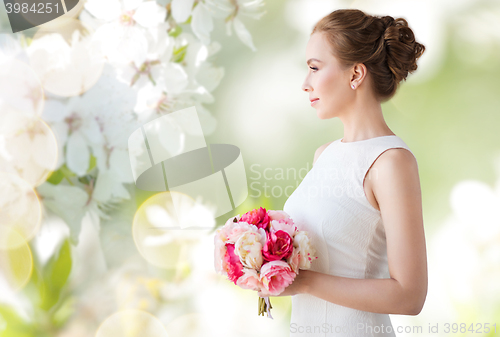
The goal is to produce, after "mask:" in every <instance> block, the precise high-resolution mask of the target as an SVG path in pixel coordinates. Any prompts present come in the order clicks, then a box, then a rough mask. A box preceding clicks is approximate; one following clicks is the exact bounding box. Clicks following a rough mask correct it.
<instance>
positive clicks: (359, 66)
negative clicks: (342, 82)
mask: <svg viewBox="0 0 500 337" xmlns="http://www.w3.org/2000/svg"><path fill="white" fill-rule="evenodd" d="M367 74H368V69H366V66H365V65H364V64H363V63H356V64H355V65H354V66H353V67H352V70H351V84H354V85H355V86H356V87H358V86H359V85H360V84H361V83H363V81H364V79H365V77H366V76H367Z"/></svg>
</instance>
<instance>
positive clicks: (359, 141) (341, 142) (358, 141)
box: [338, 135, 397, 145]
mask: <svg viewBox="0 0 500 337" xmlns="http://www.w3.org/2000/svg"><path fill="white" fill-rule="evenodd" d="M384 137H397V136H396V135H386V136H378V137H372V138H368V139H363V140H357V141H355V142H345V143H344V142H343V141H342V139H344V138H342V139H339V141H338V142H339V143H340V144H345V145H347V144H355V143H361V142H366V141H368V140H372V139H378V138H384Z"/></svg>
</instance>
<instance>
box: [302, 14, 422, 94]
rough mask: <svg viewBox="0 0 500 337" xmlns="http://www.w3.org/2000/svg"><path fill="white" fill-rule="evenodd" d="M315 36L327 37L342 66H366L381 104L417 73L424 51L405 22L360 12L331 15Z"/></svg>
mask: <svg viewBox="0 0 500 337" xmlns="http://www.w3.org/2000/svg"><path fill="white" fill-rule="evenodd" d="M315 32H323V33H325V34H326V38H327V40H328V41H329V43H330V44H331V46H332V47H333V50H332V52H333V54H334V56H335V57H337V59H338V60H339V61H340V62H341V63H342V64H344V65H345V66H347V67H349V66H352V65H354V64H355V63H363V64H364V65H365V66H366V68H367V69H368V71H369V72H370V75H371V77H372V81H373V83H372V85H373V89H374V90H375V93H376V95H377V96H378V97H379V99H380V100H381V101H386V100H388V99H390V98H391V97H392V96H394V94H395V93H396V89H397V87H398V84H399V82H401V81H402V80H406V77H407V76H408V73H412V72H413V71H415V70H416V69H417V59H418V58H419V57H420V56H422V54H423V52H424V51H425V46H424V45H422V44H420V43H418V42H416V41H415V35H414V34H413V31H412V30H411V29H410V27H408V22H407V21H406V20H405V19H403V18H398V19H394V18H393V17H392V16H372V15H368V14H365V13H364V12H362V11H360V10H358V9H339V10H336V11H334V12H332V13H330V14H329V15H327V16H325V17H324V18H322V19H321V20H320V21H319V22H318V23H317V24H316V25H315V26H314V28H313V31H312V33H311V35H312V34H313V33H315Z"/></svg>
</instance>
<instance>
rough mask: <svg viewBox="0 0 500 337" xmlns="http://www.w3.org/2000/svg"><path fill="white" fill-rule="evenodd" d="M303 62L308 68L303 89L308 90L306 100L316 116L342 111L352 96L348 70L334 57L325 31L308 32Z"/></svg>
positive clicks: (341, 112) (336, 114)
mask: <svg viewBox="0 0 500 337" xmlns="http://www.w3.org/2000/svg"><path fill="white" fill-rule="evenodd" d="M306 62H307V64H308V67H309V71H308V73H307V76H306V78H305V80H304V83H303V84H302V90H304V91H306V92H308V93H309V100H313V101H312V102H311V105H312V107H314V108H315V109H316V111H317V114H318V116H319V118H321V119H328V118H332V117H337V116H339V115H341V114H343V113H344V111H346V108H347V106H348V105H349V101H350V100H351V99H352V97H353V93H352V91H353V90H352V89H351V87H350V80H349V76H350V75H349V74H350V72H349V68H345V67H343V66H342V65H341V64H340V63H339V61H338V60H337V59H336V58H335V56H333V54H332V52H331V46H330V45H329V43H328V41H327V40H326V38H325V35H324V33H321V32H320V33H314V34H312V35H311V37H310V39H309V42H308V43H307V47H306Z"/></svg>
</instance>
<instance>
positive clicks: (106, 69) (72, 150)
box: [0, 0, 500, 337]
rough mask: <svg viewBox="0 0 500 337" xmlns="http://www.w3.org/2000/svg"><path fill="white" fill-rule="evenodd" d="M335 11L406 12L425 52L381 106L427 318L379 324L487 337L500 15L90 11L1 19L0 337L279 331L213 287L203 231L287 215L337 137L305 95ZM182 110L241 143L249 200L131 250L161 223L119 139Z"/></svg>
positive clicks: (348, 4)
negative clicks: (421, 255) (408, 166)
mask: <svg viewBox="0 0 500 337" xmlns="http://www.w3.org/2000/svg"><path fill="white" fill-rule="evenodd" d="M338 8H358V9H361V10H364V11H366V12H368V13H370V14H377V15H392V16H397V17H404V18H406V19H407V20H408V22H409V24H410V27H411V28H412V29H413V30H414V32H415V35H416V38H417V40H419V42H421V43H423V44H424V45H425V46H426V52H425V53H424V55H423V56H422V58H421V59H420V62H419V69H418V70H417V71H416V72H415V73H414V74H412V75H410V76H409V78H408V80H407V82H406V83H404V84H402V86H401V88H400V90H399V91H398V93H397V94H396V96H395V97H394V98H393V99H391V100H390V101H389V102H387V103H384V105H383V110H384V115H385V118H386V120H387V123H388V125H389V127H391V129H392V130H393V131H394V132H395V133H396V134H397V135H398V136H400V137H401V138H402V139H403V140H404V141H405V142H406V143H407V144H408V146H409V147H410V148H411V149H412V151H413V152H414V154H415V155H416V157H417V160H418V163H419V173H420V179H421V184H422V195H423V209H424V224H425V230H426V237H427V245H428V246H427V248H428V263H429V291H428V296H427V301H426V304H425V306H424V309H423V310H422V312H421V313H420V314H419V315H418V316H399V315H391V319H392V323H393V326H394V327H395V328H396V327H398V326H400V327H401V330H400V333H397V335H414V334H418V335H419V336H425V335H432V336H436V335H443V336H444V335H449V334H450V333H452V332H456V333H454V335H462V336H469V335H470V336H473V335H474V336H475V335H476V334H477V332H473V330H476V331H477V329H478V328H479V325H478V324H481V331H482V332H484V331H486V330H485V329H484V328H485V326H486V324H489V329H490V332H489V333H483V334H482V335H485V336H494V335H496V334H498V333H499V329H500V213H499V210H500V145H499V144H500V136H499V135H500V134H499V133H498V131H497V129H498V127H499V126H500V111H499V108H498V107H499V106H500V104H499V103H500V98H499V97H500V96H499V95H498V92H499V91H500V81H498V78H497V76H496V75H500V2H498V1H497V0H460V1H456V0H454V1H452V0H438V1H430V0H420V1H413V0H412V1H410V0H405V1H397V0H377V1H375V0H355V1H341V0H329V1H326V0H273V1H260V0H172V1H170V0H158V1H146V0H145V1H142V0H105V1H103V0H87V1H80V3H79V4H78V5H77V6H76V7H75V8H73V9H72V10H71V11H69V12H68V13H67V14H66V15H65V16H63V17H60V18H57V19H55V20H53V21H51V22H48V23H46V24H44V25H41V26H39V27H36V28H32V29H28V30H25V31H23V32H20V33H15V34H13V33H12V31H11V29H10V26H9V21H8V18H7V14H6V9H5V7H4V6H3V5H0V24H1V25H0V29H1V34H0V336H9V337H10V336H71V337H79V336H203V337H205V336H235V335H236V336H256V335H259V336H288V335H289V325H288V324H289V320H290V309H291V308H290V304H291V301H290V298H286V297H283V298H282V297H276V298H273V299H272V300H273V302H272V303H273V316H274V320H270V319H268V318H265V317H261V316H260V317H259V316H257V300H256V298H257V295H256V293H254V292H252V291H249V290H242V289H239V288H238V287H236V286H234V285H233V284H231V283H230V282H229V281H228V280H226V279H224V278H223V277H220V276H219V275H217V274H215V271H214V267H213V229H215V228H216V227H217V226H220V225H222V224H223V223H224V222H225V220H226V219H227V218H229V217H230V216H234V215H236V214H243V213H245V212H247V211H249V210H251V209H252V208H256V207H259V206H263V207H266V208H267V209H282V207H283V204H284V202H285V201H286V199H287V197H288V196H289V195H290V194H291V193H292V192H293V190H294V189H295V188H296V186H297V185H298V184H299V183H300V181H301V179H302V178H303V177H304V176H305V174H306V173H307V171H308V170H310V168H311V167H312V160H313V154H314V151H315V150H316V148H317V147H318V146H320V145H321V144H324V143H326V142H329V141H332V140H335V139H338V138H341V137H342V135H343V130H342V125H341V122H340V121H339V120H337V119H332V120H320V119H318V118H317V116H316V114H315V110H314V109H313V108H311V107H310V106H309V102H308V97H307V94H306V93H304V92H301V89H300V87H301V84H302V81H303V79H304V77H305V74H306V72H307V66H306V64H305V46H306V43H307V40H308V36H309V33H310V30H311V29H312V26H313V24H314V23H315V22H316V21H317V20H319V19H320V18H321V17H322V16H324V15H326V14H328V13H329V12H331V11H332V10H335V9H338ZM190 106H195V107H196V109H197V112H198V115H199V117H200V122H201V125H202V128H203V132H204V134H205V137H206V140H207V142H208V143H229V144H234V145H236V146H238V147H239V148H240V149H241V151H242V154H243V158H244V162H245V167H246V172H247V178H248V186H249V197H248V198H247V200H246V201H245V203H244V204H242V205H240V206H239V207H238V208H237V209H236V211H235V212H233V213H234V214H233V213H228V214H226V215H224V216H221V217H219V218H217V219H215V221H214V219H213V217H210V213H209V212H207V211H206V210H203V209H200V208H199V207H195V206H194V205H193V204H192V203H191V202H190V201H189V200H186V201H185V204H186V205H187V206H186V207H185V212H186V216H187V217H191V218H195V219H196V220H195V221H198V222H203V223H208V224H210V225H211V226H212V227H213V229H212V230H207V231H196V230H192V231H186V230H185V231H169V232H165V233H163V234H162V235H160V236H156V237H155V240H150V241H147V240H143V239H142V237H141V233H142V232H141V231H142V230H143V229H144V228H145V226H147V225H156V226H157V227H159V226H161V224H163V223H165V222H168V221H169V218H168V216H166V214H167V211H166V209H165V203H164V202H163V203H162V194H161V193H156V194H155V193H150V192H145V191H141V190H139V189H136V188H135V185H134V181H133V178H132V174H131V171H130V162H129V159H128V149H127V139H128V136H129V135H130V133H131V132H133V131H134V130H136V129H137V128H138V127H140V126H141V125H143V124H144V123H146V122H148V121H151V120H153V119H155V118H157V117H159V116H162V115H165V114H168V113H170V112H174V111H177V110H180V109H183V108H186V107H190ZM172 141H173V142H174V143H175V140H172ZM150 206H155V207H150ZM148 207H150V208H148ZM162 207H163V208H162ZM158 224H160V225H159V226H158ZM446 323H449V324H450V329H452V324H453V323H456V324H457V325H456V330H454V331H453V330H450V331H449V333H445V324H446ZM461 323H463V324H462V325H461ZM472 323H473V324H474V326H473V329H472V330H471V329H470V327H471V324H472ZM436 324H438V326H439V330H438V333H431V332H429V325H431V326H435V325H436ZM494 324H496V326H495V325H494ZM464 326H465V327H466V328H464ZM419 327H421V328H422V330H421V331H419V330H418V329H419ZM495 328H496V329H497V330H496V332H495V330H494V329H495Z"/></svg>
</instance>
